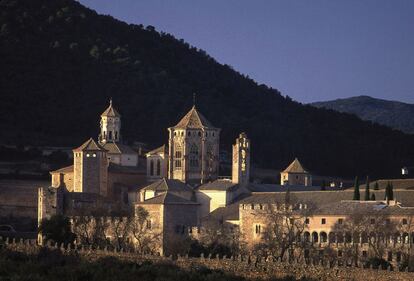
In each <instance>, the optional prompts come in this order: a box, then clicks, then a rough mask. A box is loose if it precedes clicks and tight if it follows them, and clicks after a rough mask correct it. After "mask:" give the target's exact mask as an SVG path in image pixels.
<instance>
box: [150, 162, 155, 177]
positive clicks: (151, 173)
mask: <svg viewBox="0 0 414 281" xmlns="http://www.w3.org/2000/svg"><path fill="white" fill-rule="evenodd" d="M153 175H154V160H151V161H150V176H153Z"/></svg>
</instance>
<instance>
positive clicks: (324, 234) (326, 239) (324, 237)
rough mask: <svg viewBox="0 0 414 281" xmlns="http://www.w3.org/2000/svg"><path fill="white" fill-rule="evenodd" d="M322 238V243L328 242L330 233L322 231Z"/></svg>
mask: <svg viewBox="0 0 414 281" xmlns="http://www.w3.org/2000/svg"><path fill="white" fill-rule="evenodd" d="M319 236H320V238H321V243H326V242H328V235H327V234H326V232H324V231H322V232H321V233H320V234H319Z"/></svg>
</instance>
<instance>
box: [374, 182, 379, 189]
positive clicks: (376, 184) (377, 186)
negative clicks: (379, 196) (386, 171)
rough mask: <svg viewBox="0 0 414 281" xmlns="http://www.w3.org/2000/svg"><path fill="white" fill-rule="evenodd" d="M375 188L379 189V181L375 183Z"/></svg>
mask: <svg viewBox="0 0 414 281" xmlns="http://www.w3.org/2000/svg"><path fill="white" fill-rule="evenodd" d="M374 190H379V185H378V181H376V182H375V184H374Z"/></svg>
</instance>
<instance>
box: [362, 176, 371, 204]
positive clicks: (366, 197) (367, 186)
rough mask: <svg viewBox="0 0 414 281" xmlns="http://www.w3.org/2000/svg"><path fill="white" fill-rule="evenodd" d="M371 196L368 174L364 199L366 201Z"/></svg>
mask: <svg viewBox="0 0 414 281" xmlns="http://www.w3.org/2000/svg"><path fill="white" fill-rule="evenodd" d="M370 199H371V198H370V195H369V177H368V176H367V181H366V184H365V198H364V200H365V201H369V200H370Z"/></svg>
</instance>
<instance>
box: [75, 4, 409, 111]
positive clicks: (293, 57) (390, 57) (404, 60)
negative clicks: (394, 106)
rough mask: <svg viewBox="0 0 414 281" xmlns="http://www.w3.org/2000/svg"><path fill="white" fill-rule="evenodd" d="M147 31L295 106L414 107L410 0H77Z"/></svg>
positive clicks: (99, 11)
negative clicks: (357, 100)
mask: <svg viewBox="0 0 414 281" xmlns="http://www.w3.org/2000/svg"><path fill="white" fill-rule="evenodd" d="M80 2H81V3H82V4H84V5H85V6H88V7H89V8H92V9H94V10H96V11H97V12H98V13H101V14H109V15H112V16H113V17H115V18H117V19H120V20H122V21H126V22H128V23H136V24H143V25H144V26H146V25H153V26H155V28H156V30H158V31H165V32H168V33H171V34H173V35H174V36H175V37H176V38H178V39H181V38H182V39H184V40H185V41H187V42H188V43H190V44H191V45H194V46H196V47H198V48H201V49H203V50H205V51H206V52H207V53H208V54H210V55H211V56H212V57H214V58H215V59H216V60H217V61H219V62H220V63H226V64H229V65H231V66H233V68H234V69H236V70H238V71H239V72H241V73H244V74H247V75H249V76H250V77H251V78H253V79H254V80H256V81H257V82H259V83H264V84H267V85H269V86H271V87H274V88H276V89H279V90H280V91H281V92H282V94H283V95H289V96H290V97H292V98H293V99H295V100H298V101H300V102H312V101H320V100H330V99H335V98H343V97H350V96H355V95H370V96H374V97H378V98H383V99H393V100H400V101H404V102H409V103H414V1H412V0H387V1H384V0H341V1H338V0H312V1H309V0H294V1H291V0H284V1H282V0H278V1H270V0H268V1H265V0H250V1H247V0H208V1H198V0H179V1H178V0H176V1H173V0H170V1H161V0H116V1H114V0H80Z"/></svg>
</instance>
